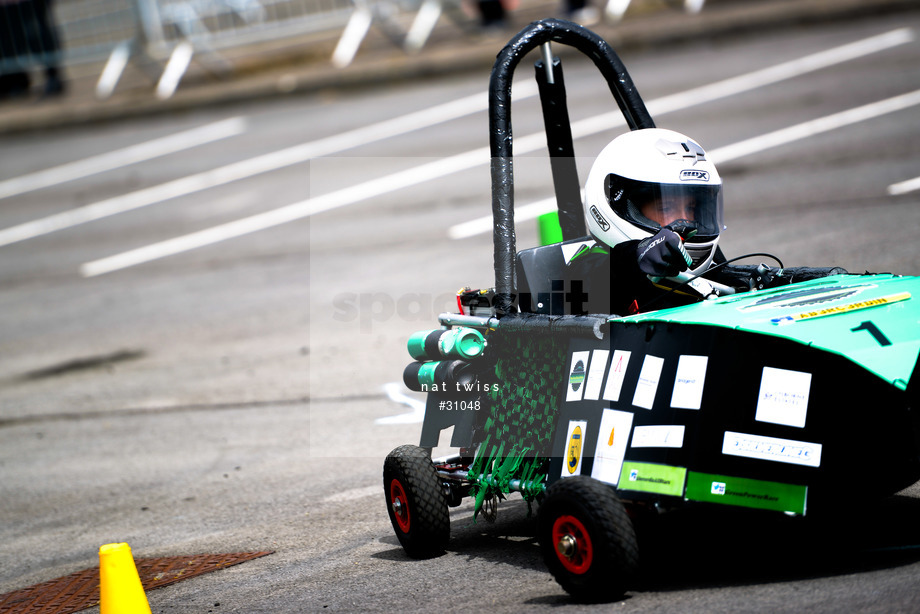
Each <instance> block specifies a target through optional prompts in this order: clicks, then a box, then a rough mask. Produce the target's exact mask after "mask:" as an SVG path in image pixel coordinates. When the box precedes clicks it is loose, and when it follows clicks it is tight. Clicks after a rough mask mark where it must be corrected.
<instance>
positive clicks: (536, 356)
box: [469, 329, 566, 517]
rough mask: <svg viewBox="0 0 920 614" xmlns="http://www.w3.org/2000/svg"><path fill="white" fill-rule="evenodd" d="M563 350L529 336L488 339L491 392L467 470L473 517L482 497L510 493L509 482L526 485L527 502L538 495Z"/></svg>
mask: <svg viewBox="0 0 920 614" xmlns="http://www.w3.org/2000/svg"><path fill="white" fill-rule="evenodd" d="M565 348H566V344H565V342H563V341H560V340H559V339H558V338H556V337H555V336H552V335H538V334H534V331H533V330H531V331H528V332H514V333H502V332H501V330H500V329H499V330H497V331H495V332H494V333H493V334H492V335H491V338H490V340H489V349H490V351H491V354H492V356H493V357H494V358H495V360H496V366H495V382H496V384H497V387H495V388H493V389H492V391H491V392H490V394H489V401H490V403H489V404H490V406H491V415H490V417H489V418H488V419H487V420H486V423H485V425H484V429H483V436H484V438H483V443H482V445H481V446H480V447H479V449H478V451H477V453H476V457H475V458H474V460H473V463H472V464H471V465H470V473H469V474H470V477H471V478H472V479H473V480H474V483H473V489H472V492H471V494H472V495H473V496H474V497H475V503H476V507H475V512H474V517H475V515H476V514H478V513H479V510H480V508H481V506H482V502H483V500H485V499H486V498H487V497H490V496H492V495H501V494H502V493H506V492H511V489H510V488H509V484H510V482H511V481H512V480H521V482H522V483H524V484H529V485H530V487H529V488H524V489H523V490H522V491H521V492H522V494H523V496H524V498H525V499H527V500H528V501H530V500H532V499H533V498H534V497H536V496H537V495H538V494H539V493H540V492H541V491H542V484H543V482H544V481H545V478H546V475H545V473H541V471H543V470H545V461H546V457H548V456H549V453H550V446H551V445H552V437H553V433H554V431H555V426H556V413H557V403H558V396H559V389H560V386H561V382H563V381H564V378H565V367H566V365H565ZM474 476H476V477H474ZM479 476H483V477H484V479H477V478H478V477H479Z"/></svg>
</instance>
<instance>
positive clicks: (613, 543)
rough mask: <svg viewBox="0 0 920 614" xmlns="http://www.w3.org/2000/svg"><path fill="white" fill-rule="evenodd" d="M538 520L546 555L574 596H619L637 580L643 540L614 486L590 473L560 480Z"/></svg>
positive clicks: (583, 598) (551, 568) (592, 599)
mask: <svg viewBox="0 0 920 614" xmlns="http://www.w3.org/2000/svg"><path fill="white" fill-rule="evenodd" d="M537 522H538V531H539V532H538V534H537V535H538V538H539V541H540V549H541V550H542V552H543V560H544V561H545V562H546V566H547V567H548V568H549V571H550V573H552V574H553V577H554V578H556V581H557V582H558V583H559V584H560V585H561V586H562V588H564V589H565V591H566V592H567V593H569V594H570V595H572V597H574V598H575V599H577V600H579V601H586V602H601V601H615V600H617V599H621V598H622V597H623V595H624V594H625V593H626V591H627V590H628V589H629V588H631V587H633V586H634V585H635V582H636V578H637V577H638V571H639V545H638V541H637V539H636V532H635V530H634V529H633V525H632V521H630V519H629V516H628V515H627V514H626V508H624V507H623V503H622V502H621V501H620V499H619V498H618V497H617V495H616V493H615V492H614V490H613V487H611V486H609V485H607V484H604V483H603V482H600V481H598V480H595V479H593V478H589V477H586V476H578V477H572V478H566V479H562V480H558V481H557V482H555V483H554V484H553V485H552V486H550V487H549V489H548V490H547V492H546V500H545V501H544V502H543V504H542V505H541V506H540V511H539V513H538V517H537Z"/></svg>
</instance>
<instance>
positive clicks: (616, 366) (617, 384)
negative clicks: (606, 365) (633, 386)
mask: <svg viewBox="0 0 920 614" xmlns="http://www.w3.org/2000/svg"><path fill="white" fill-rule="evenodd" d="M629 354H630V353H629V352H627V351H625V350H617V351H615V352H614V353H613V360H611V361H610V373H609V374H608V375H607V385H606V386H605V387H604V400H605V401H619V400H620V390H621V389H622V388H623V378H624V377H626V367H627V366H629Z"/></svg>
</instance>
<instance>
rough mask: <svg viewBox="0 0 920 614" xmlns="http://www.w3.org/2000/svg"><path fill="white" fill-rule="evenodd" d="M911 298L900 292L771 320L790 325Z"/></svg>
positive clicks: (907, 293) (906, 293)
mask: <svg viewBox="0 0 920 614" xmlns="http://www.w3.org/2000/svg"><path fill="white" fill-rule="evenodd" d="M909 298H910V292H900V293H898V294H889V295H888V296H881V297H879V298H873V299H869V300H866V301H859V302H857V303H847V304H846V305H837V306H835V307H825V308H824V309H816V310H815V311H806V312H804V313H797V314H795V315H791V316H783V317H781V318H773V319H772V320H770V321H771V322H773V323H774V324H790V323H792V322H798V321H800V320H811V319H812V318H823V317H825V316H833V315H838V314H841V313H850V312H851V311H859V310H860V309H869V308H870V307H881V306H882V305H890V304H891V303H897V302H899V301H906V300H907V299H909Z"/></svg>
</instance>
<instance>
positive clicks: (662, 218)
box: [641, 194, 694, 226]
mask: <svg viewBox="0 0 920 614" xmlns="http://www.w3.org/2000/svg"><path fill="white" fill-rule="evenodd" d="M693 204H694V201H693V198H692V197H690V196H680V195H676V194H672V195H668V196H663V197H662V198H661V199H660V200H655V201H652V202H648V203H645V204H644V205H642V207H641V210H642V215H644V216H645V217H647V218H648V219H650V220H653V221H655V222H658V223H659V224H661V225H662V226H667V225H668V224H670V223H671V222H676V221H677V220H690V221H693V216H694V213H693V209H694V207H693Z"/></svg>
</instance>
